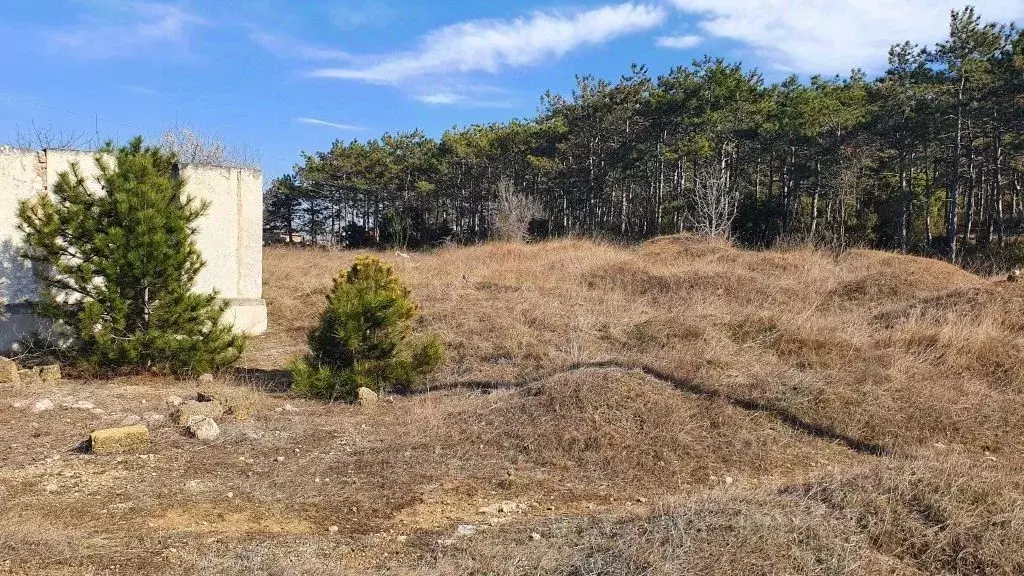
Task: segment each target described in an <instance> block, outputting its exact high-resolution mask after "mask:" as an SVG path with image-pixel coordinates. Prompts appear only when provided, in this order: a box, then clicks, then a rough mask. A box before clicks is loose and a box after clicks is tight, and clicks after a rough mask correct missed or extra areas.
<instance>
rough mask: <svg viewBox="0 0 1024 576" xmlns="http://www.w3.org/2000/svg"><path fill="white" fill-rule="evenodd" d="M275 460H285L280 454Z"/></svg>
mask: <svg viewBox="0 0 1024 576" xmlns="http://www.w3.org/2000/svg"><path fill="white" fill-rule="evenodd" d="M275 460H277V461H278V462H284V456H278V457H277V458H275Z"/></svg>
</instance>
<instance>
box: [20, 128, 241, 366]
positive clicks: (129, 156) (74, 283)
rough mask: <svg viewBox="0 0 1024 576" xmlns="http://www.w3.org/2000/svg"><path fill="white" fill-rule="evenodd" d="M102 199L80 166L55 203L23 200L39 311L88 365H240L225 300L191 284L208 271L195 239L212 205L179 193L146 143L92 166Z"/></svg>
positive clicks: (167, 162) (165, 157)
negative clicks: (226, 317)
mask: <svg viewBox="0 0 1024 576" xmlns="http://www.w3.org/2000/svg"><path fill="white" fill-rule="evenodd" d="M95 161H96V165H97V167H98V169H99V172H100V174H99V176H98V178H97V180H98V183H99V184H100V186H101V188H102V192H101V193H94V192H93V191H92V190H90V189H89V187H88V186H87V181H86V178H85V177H84V176H83V175H82V171H81V169H80V167H79V166H78V165H77V164H72V165H71V167H70V170H68V171H66V172H62V173H61V174H60V175H59V178H58V180H57V182H56V183H55V185H54V186H53V190H52V196H51V195H45V194H44V195H41V196H39V197H37V198H34V199H31V200H25V201H22V202H21V203H20V205H19V207H18V217H19V219H20V221H21V225H20V227H21V230H22V231H23V232H24V234H25V241H26V242H25V243H26V249H25V251H24V253H23V257H25V258H27V259H29V260H32V261H33V262H34V263H36V265H35V266H33V269H34V270H36V274H37V277H38V279H39V280H40V281H41V284H42V287H43V291H42V292H43V293H42V298H41V301H40V303H39V306H38V308H37V313H38V314H39V315H41V316H43V317H45V318H48V319H50V320H53V321H54V327H55V328H54V329H55V330H57V331H58V332H59V335H60V336H62V337H63V338H64V339H66V340H67V341H68V342H69V345H68V348H67V349H66V350H64V351H63V352H65V353H69V354H71V355H72V357H73V359H74V360H76V361H77V362H78V363H79V364H82V365H84V366H85V367H88V368H93V369H98V370H103V371H109V370H115V369H121V368H135V369H146V370H155V371H160V372H175V373H183V372H190V371H192V372H204V371H209V370H214V369H217V368H220V367H223V366H226V365H228V364H230V363H232V362H234V361H235V360H236V359H237V358H238V355H239V354H240V353H241V350H242V346H243V344H244V339H243V337H242V336H240V335H237V334H233V333H232V330H231V328H230V326H227V325H225V324H224V323H222V321H221V319H222V316H223V314H224V311H225V307H226V304H225V303H224V302H221V301H219V300H218V298H217V294H216V293H209V294H200V293H196V292H194V291H193V290H192V286H193V282H194V281H195V279H196V276H197V275H198V274H199V271H200V270H201V269H202V267H203V266H204V264H205V263H204V262H203V259H202V257H201V255H200V254H199V250H198V248H197V247H196V244H195V241H194V240H193V236H194V234H195V232H196V222H197V220H198V219H199V218H200V217H201V216H202V215H203V214H204V213H205V211H206V210H207V209H208V207H209V204H208V203H206V202H199V201H197V200H196V199H195V198H194V197H192V196H189V195H187V194H185V193H184V187H185V181H184V180H183V179H181V178H179V177H177V175H176V173H175V172H176V158H175V156H174V155H173V154H171V153H168V152H165V151H163V150H161V149H159V148H156V147H149V146H143V144H142V138H135V139H134V140H132V141H131V142H130V143H129V144H128V145H126V146H123V147H121V148H118V149H116V150H115V149H114V148H113V147H112V146H111V145H109V144H108V145H107V147H106V148H105V149H104V150H102V151H101V152H100V153H99V154H97V155H96V158H95Z"/></svg>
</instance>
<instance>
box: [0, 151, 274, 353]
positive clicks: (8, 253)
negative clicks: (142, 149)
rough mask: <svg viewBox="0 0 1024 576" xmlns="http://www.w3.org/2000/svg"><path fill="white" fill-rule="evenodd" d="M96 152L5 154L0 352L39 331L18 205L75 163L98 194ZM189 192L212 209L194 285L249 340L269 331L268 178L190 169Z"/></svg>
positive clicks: (186, 170) (0, 187)
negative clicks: (22, 253) (221, 306)
mask: <svg viewBox="0 0 1024 576" xmlns="http://www.w3.org/2000/svg"><path fill="white" fill-rule="evenodd" d="M93 156H94V155H93V153H92V152H79V151H66V150H46V151H35V150H25V149H20V148H9V147H0V300H2V303H3V304H5V305H6V306H5V307H4V308H5V313H4V314H3V317H2V318H0V350H3V351H8V350H10V348H11V345H12V344H13V343H15V342H17V340H18V339H20V338H21V337H22V336H24V335H25V334H27V333H28V332H30V331H31V330H32V329H33V328H34V327H35V326H37V323H36V321H35V319H34V318H32V317H31V314H30V313H29V311H28V306H26V303H28V302H31V301H32V300H34V299H35V298H36V296H37V292H38V286H37V285H36V283H35V279H34V277H33V276H32V271H31V267H30V266H29V265H28V264H27V263H26V262H25V261H24V260H22V259H20V258H18V257H17V248H18V245H19V244H20V243H21V238H22V235H21V232H20V231H19V230H18V218H17V208H18V201H19V200H22V199H26V198H32V197H35V196H37V195H39V194H41V193H43V192H44V191H46V190H49V187H50V186H52V185H53V183H54V182H56V181H57V178H58V175H59V174H60V173H61V172H62V171H66V170H68V169H69V168H70V166H71V164H72V163H73V162H77V163H78V166H79V171H80V173H81V174H82V175H84V176H86V178H87V180H88V181H89V182H90V183H91V186H94V188H93V189H94V190H97V191H98V188H99V186H98V184H96V181H95V177H96V176H97V175H98V173H99V170H98V168H97V167H96V163H95V161H94V159H93ZM181 176H182V177H184V178H186V188H185V189H186V191H187V192H188V193H190V194H192V195H194V196H196V197H197V198H200V199H205V200H209V201H210V210H209V211H208V212H207V214H206V215H204V216H203V217H202V219H201V220H200V221H199V223H198V225H199V232H198V234H197V237H196V243H197V245H198V246H199V250H200V251H201V252H202V254H203V258H204V259H205V260H206V267H205V268H204V269H203V270H202V272H200V274H199V277H198V278H197V279H196V286H195V288H196V289H197V290H200V291H204V292H205V291H210V290H217V291H218V292H219V293H220V295H221V296H222V297H223V298H225V299H227V300H228V302H229V304H230V308H229V309H228V314H227V318H226V320H227V321H229V322H231V323H233V324H234V326H235V328H236V329H238V330H240V331H244V332H248V333H251V334H259V333H262V332H264V331H265V330H266V329H267V307H266V302H264V300H263V236H262V229H263V176H262V174H261V173H260V171H259V170H253V169H244V168H226V167H222V166H199V165H187V166H183V167H182V169H181Z"/></svg>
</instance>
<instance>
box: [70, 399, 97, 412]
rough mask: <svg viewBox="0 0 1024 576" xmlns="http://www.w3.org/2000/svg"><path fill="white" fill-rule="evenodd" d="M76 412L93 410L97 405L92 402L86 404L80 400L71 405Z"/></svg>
mask: <svg viewBox="0 0 1024 576" xmlns="http://www.w3.org/2000/svg"><path fill="white" fill-rule="evenodd" d="M71 407H72V408H74V409H75V410H92V409H94V408H96V405H95V404H93V403H92V402H86V401H85V400H79V401H78V402H75V403H74V404H72V405H71Z"/></svg>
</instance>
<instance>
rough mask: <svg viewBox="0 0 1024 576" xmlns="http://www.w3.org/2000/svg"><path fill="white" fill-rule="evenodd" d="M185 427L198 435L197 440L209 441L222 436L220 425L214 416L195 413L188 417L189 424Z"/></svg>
mask: <svg viewBox="0 0 1024 576" xmlns="http://www.w3.org/2000/svg"><path fill="white" fill-rule="evenodd" d="M185 428H187V429H188V431H189V432H190V433H191V434H192V435H193V436H195V437H196V439H197V440H202V441H203V442H209V441H211V440H215V439H216V438H217V436H220V427H219V426H217V423H216V422H214V421H213V419H212V418H207V417H206V416H200V415H198V414H197V415H195V416H192V417H190V418H189V419H188V424H186V425H185Z"/></svg>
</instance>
